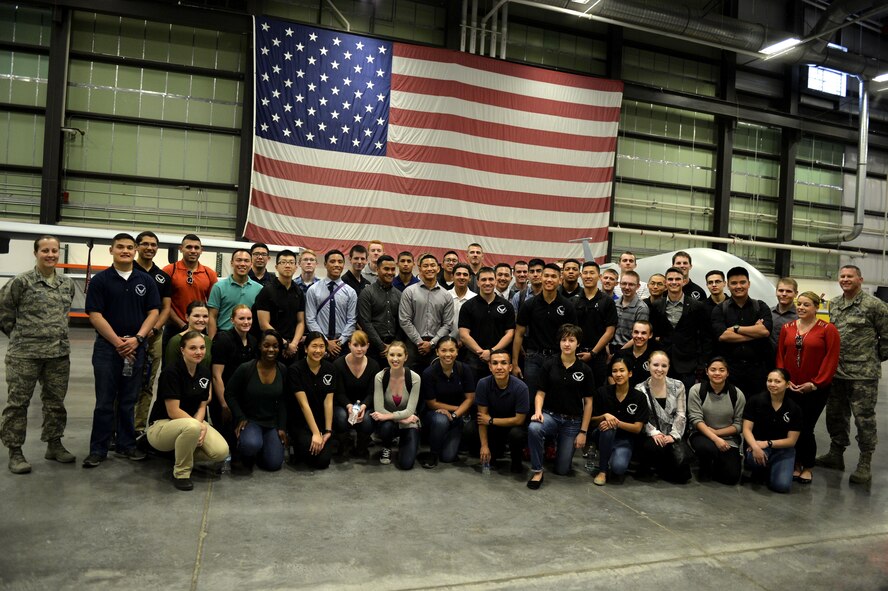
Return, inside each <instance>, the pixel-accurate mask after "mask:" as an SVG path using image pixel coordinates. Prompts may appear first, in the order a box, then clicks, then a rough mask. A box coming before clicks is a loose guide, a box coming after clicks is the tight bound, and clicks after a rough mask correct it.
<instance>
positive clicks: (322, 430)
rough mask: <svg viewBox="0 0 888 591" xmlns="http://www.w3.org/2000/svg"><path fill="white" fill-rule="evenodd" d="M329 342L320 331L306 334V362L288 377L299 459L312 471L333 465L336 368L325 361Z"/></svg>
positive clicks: (291, 421)
mask: <svg viewBox="0 0 888 591" xmlns="http://www.w3.org/2000/svg"><path fill="white" fill-rule="evenodd" d="M326 355H327V339H326V338H324V335H322V334H321V333H319V332H317V331H312V332H309V333H308V334H306V335H305V359H300V360H299V361H297V362H296V363H294V364H293V365H291V366H290V370H289V373H288V374H287V378H288V380H289V390H290V391H291V392H293V395H294V397H295V401H294V399H292V398H290V399H289V400H290V402H289V403H288V408H287V422H288V424H289V425H290V428H289V431H290V439H291V440H292V442H293V449H294V451H295V454H296V458H295V459H296V460H297V461H302V462H305V463H306V464H308V465H309V466H310V467H312V468H317V469H319V470H324V469H326V468H327V467H328V466H330V458H331V457H332V451H331V449H330V448H331V446H330V445H328V443H329V441H330V435H331V433H332V428H333V394H334V393H335V392H336V383H337V379H336V368H334V367H333V364H332V363H330V362H329V361H327V360H326V359H325V356H326Z"/></svg>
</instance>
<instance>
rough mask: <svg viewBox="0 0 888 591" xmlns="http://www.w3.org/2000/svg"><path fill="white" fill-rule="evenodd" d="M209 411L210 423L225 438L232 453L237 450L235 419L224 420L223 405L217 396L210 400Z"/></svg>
mask: <svg viewBox="0 0 888 591" xmlns="http://www.w3.org/2000/svg"><path fill="white" fill-rule="evenodd" d="M207 410H208V411H209V414H210V423H211V424H212V425H213V428H214V429H215V430H216V431H218V432H219V434H220V435H221V436H222V437H224V438H225V441H226V443H228V449H230V450H231V451H234V450H236V449H237V437H235V436H234V419H233V418H231V419H229V420H228V421H223V420H222V404H221V403H220V402H219V400H218V399H217V398H216V396H215V395H213V397H212V398H211V399H210V403H209V404H208V405H207Z"/></svg>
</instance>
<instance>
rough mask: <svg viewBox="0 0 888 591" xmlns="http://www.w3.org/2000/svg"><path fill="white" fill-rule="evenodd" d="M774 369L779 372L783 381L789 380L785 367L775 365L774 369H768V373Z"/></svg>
mask: <svg viewBox="0 0 888 591" xmlns="http://www.w3.org/2000/svg"><path fill="white" fill-rule="evenodd" d="M775 371H776V372H777V373H779V374H780V375H781V376H783V381H784V382H788V381H789V370H787V369H786V368H783V367H775V368H774V369H772V370H771V371H769V372H768V373H769V374H770V373H774V372H775Z"/></svg>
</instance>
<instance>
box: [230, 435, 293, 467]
mask: <svg viewBox="0 0 888 591" xmlns="http://www.w3.org/2000/svg"><path fill="white" fill-rule="evenodd" d="M237 451H238V453H240V457H241V459H243V460H246V461H247V462H248V463H252V462H256V465H257V466H259V467H260V468H262V469H263V470H270V471H272V472H274V471H275V470H280V469H281V466H283V465H284V444H283V443H281V438H280V436H279V435H278V431H277V429H276V428H275V427H262V426H260V425H257V424H256V423H247V426H246V427H244V429H243V431H241V434H240V439H238V442H237Z"/></svg>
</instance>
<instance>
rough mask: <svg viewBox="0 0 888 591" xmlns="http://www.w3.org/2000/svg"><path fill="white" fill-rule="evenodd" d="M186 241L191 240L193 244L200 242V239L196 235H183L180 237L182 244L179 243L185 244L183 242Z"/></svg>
mask: <svg viewBox="0 0 888 591" xmlns="http://www.w3.org/2000/svg"><path fill="white" fill-rule="evenodd" d="M186 240H191V241H194V242H200V238H198V237H197V234H185V235H184V236H182V242H181V244H185V241H186Z"/></svg>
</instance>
